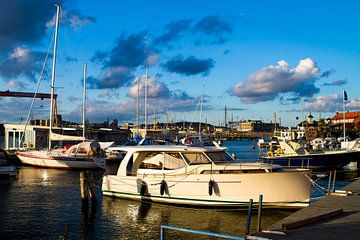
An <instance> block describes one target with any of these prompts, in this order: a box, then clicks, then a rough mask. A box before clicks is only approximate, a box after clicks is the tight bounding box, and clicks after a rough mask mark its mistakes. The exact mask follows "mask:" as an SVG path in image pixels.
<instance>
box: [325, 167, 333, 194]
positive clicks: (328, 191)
mask: <svg viewBox="0 0 360 240" xmlns="http://www.w3.org/2000/svg"><path fill="white" fill-rule="evenodd" d="M331 175H332V172H331V171H330V173H329V182H328V188H327V193H326V195H329V194H330V185H331Z"/></svg>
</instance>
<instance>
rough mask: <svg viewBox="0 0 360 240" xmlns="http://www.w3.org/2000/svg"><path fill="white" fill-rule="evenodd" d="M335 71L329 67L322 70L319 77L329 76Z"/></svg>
mask: <svg viewBox="0 0 360 240" xmlns="http://www.w3.org/2000/svg"><path fill="white" fill-rule="evenodd" d="M334 73H335V69H329V70H326V71H325V72H323V73H322V74H321V75H320V77H321V78H323V77H329V76H331V75H333V74H334Z"/></svg>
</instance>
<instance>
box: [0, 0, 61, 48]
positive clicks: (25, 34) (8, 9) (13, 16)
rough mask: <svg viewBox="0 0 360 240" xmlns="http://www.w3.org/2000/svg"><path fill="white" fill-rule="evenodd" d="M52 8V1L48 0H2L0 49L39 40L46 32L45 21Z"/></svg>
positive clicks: (51, 12)
mask: <svg viewBox="0 0 360 240" xmlns="http://www.w3.org/2000/svg"><path fill="white" fill-rule="evenodd" d="M54 9H55V8H54V2H53V1H48V0H27V1H22V0H12V1H3V2H2V3H1V8H0V50H1V51H3V50H10V49H12V48H13V47H14V46H17V45H22V44H31V43H36V42H38V41H40V40H41V39H42V38H43V37H44V35H45V34H46V30H47V27H46V23H47V21H49V19H51V18H52V16H53V14H54ZM51 10H52V11H51Z"/></svg>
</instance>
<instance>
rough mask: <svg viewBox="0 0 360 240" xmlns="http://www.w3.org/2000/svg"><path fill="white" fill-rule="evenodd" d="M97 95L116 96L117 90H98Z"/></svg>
mask: <svg viewBox="0 0 360 240" xmlns="http://www.w3.org/2000/svg"><path fill="white" fill-rule="evenodd" d="M98 97H99V98H118V97H119V93H118V92H117V91H112V90H109V89H105V90H102V91H100V93H99V94H98Z"/></svg>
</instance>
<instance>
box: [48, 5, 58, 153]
mask: <svg viewBox="0 0 360 240" xmlns="http://www.w3.org/2000/svg"><path fill="white" fill-rule="evenodd" d="M55 6H56V21H55V33H54V34H55V35H54V54H53V59H52V60H53V61H52V72H51V85H50V88H51V95H50V96H51V97H50V123H49V125H50V128H49V150H50V149H51V134H52V125H53V121H54V120H53V117H54V116H53V112H54V89H55V86H54V84H55V66H56V50H57V39H58V29H59V16H60V6H59V5H55Z"/></svg>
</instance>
